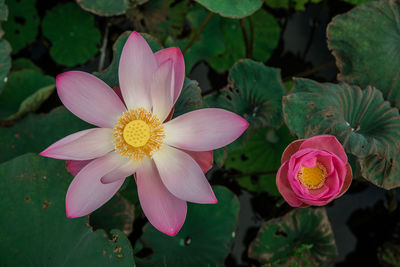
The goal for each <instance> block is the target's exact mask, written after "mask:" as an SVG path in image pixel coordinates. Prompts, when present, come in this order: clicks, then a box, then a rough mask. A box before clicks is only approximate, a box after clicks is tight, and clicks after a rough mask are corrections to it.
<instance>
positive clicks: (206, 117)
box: [164, 108, 249, 151]
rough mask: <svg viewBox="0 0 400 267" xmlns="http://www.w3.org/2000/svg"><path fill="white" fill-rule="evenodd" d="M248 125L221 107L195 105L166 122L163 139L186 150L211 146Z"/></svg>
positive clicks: (223, 143) (231, 137) (227, 140)
mask: <svg viewBox="0 0 400 267" xmlns="http://www.w3.org/2000/svg"><path fill="white" fill-rule="evenodd" d="M248 125H249V124H248V122H247V121H246V120H245V119H243V118H242V117H240V116H238V115H236V114H235V113H232V112H229V111H226V110H223V109H217V108H206V109H199V110H195V111H192V112H188V113H186V114H183V115H181V116H179V117H177V118H175V119H173V120H172V121H169V122H166V123H165V124H164V130H165V135H166V137H165V139H164V142H165V143H166V144H168V145H171V146H174V147H178V148H181V149H187V150H194V151H208V150H214V149H217V148H220V147H223V146H226V145H227V144H229V143H231V142H233V141H235V140H236V138H238V137H239V136H240V135H241V134H242V133H243V132H244V131H245V130H246V129H247V126H248Z"/></svg>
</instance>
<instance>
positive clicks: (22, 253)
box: [0, 154, 134, 266]
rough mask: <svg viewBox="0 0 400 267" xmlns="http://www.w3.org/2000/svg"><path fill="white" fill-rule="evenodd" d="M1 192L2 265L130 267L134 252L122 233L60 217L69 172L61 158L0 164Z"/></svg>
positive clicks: (34, 157)
mask: <svg viewBox="0 0 400 267" xmlns="http://www.w3.org/2000/svg"><path fill="white" fill-rule="evenodd" d="M0 177H1V179H0V187H1V188H4V189H5V188H6V189H7V190H3V192H2V196H3V197H2V199H1V203H0V204H1V207H2V210H3V216H2V219H1V220H0V227H1V229H7V231H1V232H0V239H1V241H2V242H0V250H1V252H2V258H1V262H2V265H4V266H26V265H27V263H29V265H40V266H63V265H64V266H133V265H134V260H133V252H132V247H131V244H130V242H129V240H128V239H127V238H126V237H125V236H124V234H123V233H121V232H120V231H117V230H113V231H112V235H113V239H112V240H108V239H107V238H105V232H104V231H96V232H93V230H92V229H91V228H90V227H88V226H87V224H88V219H87V217H81V218H75V219H69V218H67V217H66V215H65V194H66V191H67V188H68V185H69V183H70V178H71V176H70V174H69V173H68V172H67V170H66V169H65V167H64V162H63V161H60V160H54V159H47V158H44V157H40V156H38V155H34V154H26V155H23V156H20V157H18V158H15V159H13V160H11V161H8V162H5V163H3V164H1V165H0Z"/></svg>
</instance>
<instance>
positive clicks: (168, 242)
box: [135, 186, 239, 267]
mask: <svg viewBox="0 0 400 267" xmlns="http://www.w3.org/2000/svg"><path fill="white" fill-rule="evenodd" d="M213 189H214V192H215V195H216V197H217V199H218V204H215V205H210V204H208V205H199V204H191V203H188V213H187V216H186V222H185V224H184V225H183V227H182V229H181V230H180V232H179V233H178V234H177V235H176V236H175V237H169V236H167V235H165V234H163V233H160V232H159V231H158V230H156V229H155V228H154V227H153V226H151V225H150V224H149V223H147V224H146V225H145V227H144V229H143V230H144V233H143V235H142V237H141V238H140V244H136V246H135V250H136V249H137V247H138V246H142V245H143V246H144V247H148V248H151V249H152V251H153V253H152V254H151V255H150V256H148V257H146V258H144V259H140V258H136V261H137V265H138V266H174V267H181V266H215V265H222V264H223V263H224V260H225V258H226V256H227V255H228V254H229V251H230V248H231V245H232V241H233V238H234V236H235V228H236V222H237V218H238V214H239V200H238V198H237V197H236V196H235V195H234V194H233V193H232V192H231V191H229V190H228V189H226V188H225V187H221V186H216V187H214V188H213Z"/></svg>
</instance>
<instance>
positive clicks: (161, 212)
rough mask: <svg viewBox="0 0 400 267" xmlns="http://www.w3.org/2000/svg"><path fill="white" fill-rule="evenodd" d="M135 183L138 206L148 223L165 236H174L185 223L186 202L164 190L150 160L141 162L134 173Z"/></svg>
mask: <svg viewBox="0 0 400 267" xmlns="http://www.w3.org/2000/svg"><path fill="white" fill-rule="evenodd" d="M136 182H137V188H138V195H139V200H140V205H141V206H142V209H143V212H144V214H145V215H146V217H147V219H149V222H150V223H151V224H152V225H153V226H154V227H155V228H157V229H158V230H159V231H161V232H163V233H165V234H167V235H170V236H174V235H176V234H177V233H178V232H179V230H180V229H181V227H182V225H183V223H184V222H185V218H186V211H187V207H186V201H184V200H181V199H179V198H176V197H175V196H174V195H172V194H171V193H170V192H169V191H168V190H167V188H165V186H164V184H163V183H162V182H161V179H160V175H159V174H158V171H157V168H156V166H155V165H154V162H153V161H152V160H149V159H145V160H143V163H142V165H141V166H140V167H139V169H138V170H137V172H136Z"/></svg>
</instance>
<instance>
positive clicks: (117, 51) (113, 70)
mask: <svg viewBox="0 0 400 267" xmlns="http://www.w3.org/2000/svg"><path fill="white" fill-rule="evenodd" d="M130 34H131V32H130V31H126V32H124V33H122V34H121V35H120V36H119V37H118V39H117V41H115V43H114V45H113V51H114V57H113V59H112V61H111V64H110V65H109V66H108V67H107V69H105V70H104V71H102V72H95V73H93V74H94V75H95V76H97V77H98V78H100V79H102V80H103V81H104V82H105V83H106V84H108V85H109V86H110V87H111V88H114V87H115V86H117V85H119V80H118V66H119V59H120V58H121V53H122V48H124V45H125V42H126V40H128V37H129V35H130ZM141 35H142V36H143V37H144V38H145V39H146V41H147V42H148V44H149V46H150V47H151V49H152V50H153V53H154V52H157V51H158V50H160V49H162V46H161V44H160V43H159V42H158V40H157V39H155V38H154V37H152V36H151V35H149V34H143V33H142V34H141Z"/></svg>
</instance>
